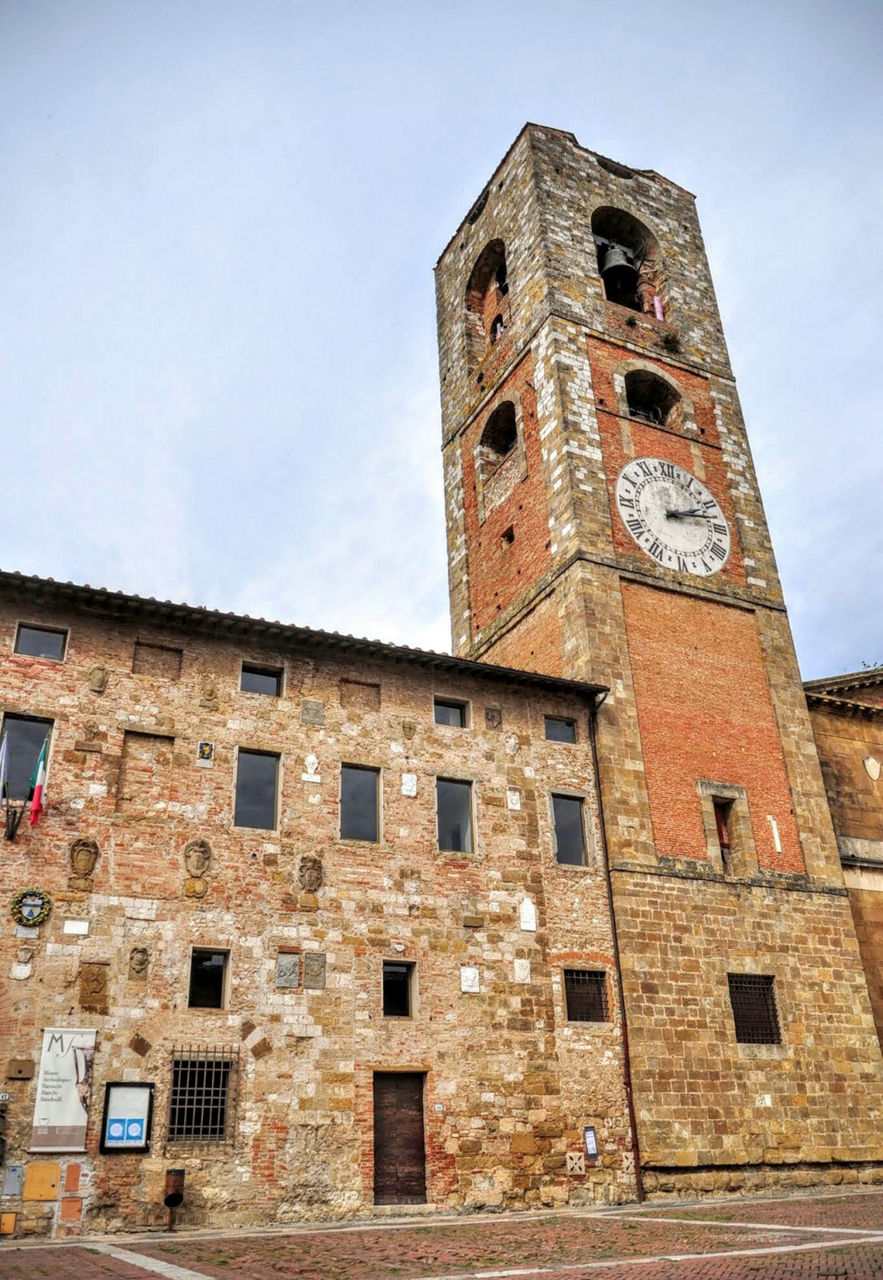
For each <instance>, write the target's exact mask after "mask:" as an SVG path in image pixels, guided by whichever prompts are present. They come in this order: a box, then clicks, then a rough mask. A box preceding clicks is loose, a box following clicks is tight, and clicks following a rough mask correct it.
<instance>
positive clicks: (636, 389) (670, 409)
mask: <svg viewBox="0 0 883 1280" xmlns="http://www.w3.org/2000/svg"><path fill="white" fill-rule="evenodd" d="M625 398H626V406H627V408H628V413H629V417H630V418H637V419H638V421H640V422H652V423H655V424H658V425H660V426H667V427H674V428H680V427H682V426H683V417H684V413H683V402H682V400H681V397H680V395H679V394H678V392H677V390H676V389H675V388H674V387H673V386H672V385H671V384H670V383H668V382H666V381H665V379H664V378H660V377H658V376H657V374H655V373H650V372H649V370H646V369H632V370H631V371H630V372H629V373H627V374H626V375H625Z"/></svg>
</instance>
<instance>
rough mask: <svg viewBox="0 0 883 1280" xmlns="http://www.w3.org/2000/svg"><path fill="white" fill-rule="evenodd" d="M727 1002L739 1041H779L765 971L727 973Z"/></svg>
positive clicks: (770, 992) (780, 1040) (769, 978)
mask: <svg viewBox="0 0 883 1280" xmlns="http://www.w3.org/2000/svg"><path fill="white" fill-rule="evenodd" d="M727 982H728V983H729V984H730V1004H731V1005H732V1006H733V1022H734V1023H735V1026H736V1039H737V1040H738V1042H739V1043H740V1044H781V1043H782V1036H781V1033H780V1031H779V1018H778V1015H777V1013H776V998H775V995H774V994H773V979H772V978H771V977H769V976H768V975H765V974H755V973H728V974H727Z"/></svg>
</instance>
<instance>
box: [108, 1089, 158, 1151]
mask: <svg viewBox="0 0 883 1280" xmlns="http://www.w3.org/2000/svg"><path fill="white" fill-rule="evenodd" d="M152 1100H153V1085H151V1084H128V1083H126V1084H109V1085H108V1086H107V1094H106V1096H105V1099H104V1124H103V1126H102V1134H101V1150H102V1151H146V1150H147V1148H148V1145H149V1141H150V1109H151V1103H152Z"/></svg>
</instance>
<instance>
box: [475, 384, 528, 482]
mask: <svg viewBox="0 0 883 1280" xmlns="http://www.w3.org/2000/svg"><path fill="white" fill-rule="evenodd" d="M517 443H518V426H517V424H516V421H515V405H514V404H513V403H512V401H511V400H504V401H503V403H502V404H501V405H498V406H497V408H496V409H495V410H494V411H493V413H492V414H491V416H490V417H489V418H488V420H487V423H486V424H485V428H484V431H482V433H481V440H480V441H479V445H478V448H479V457H480V463H481V473H482V479H483V480H485V481H487V480H489V479H490V478H491V476H492V475H493V474H494V473H495V472H496V471H499V469H500V467H501V466H502V465H503V463H504V462H505V461H506V459H507V458H508V457H509V455H510V454H511V453H512V450H513V449H514V448H515V446H516V444H517Z"/></svg>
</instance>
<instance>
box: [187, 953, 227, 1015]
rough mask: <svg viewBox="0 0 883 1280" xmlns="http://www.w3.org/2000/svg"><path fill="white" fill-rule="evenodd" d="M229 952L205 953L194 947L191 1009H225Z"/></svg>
mask: <svg viewBox="0 0 883 1280" xmlns="http://www.w3.org/2000/svg"><path fill="white" fill-rule="evenodd" d="M229 954H230V953H229V952H228V951H204V950H203V949H202V948H201V947H194V948H193V952H192V954H191V957H190V992H189V994H188V996H187V1007H188V1008H190V1009H223V1007H224V996H225V994H226V991H225V988H226V978H227V958H228V956H229Z"/></svg>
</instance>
